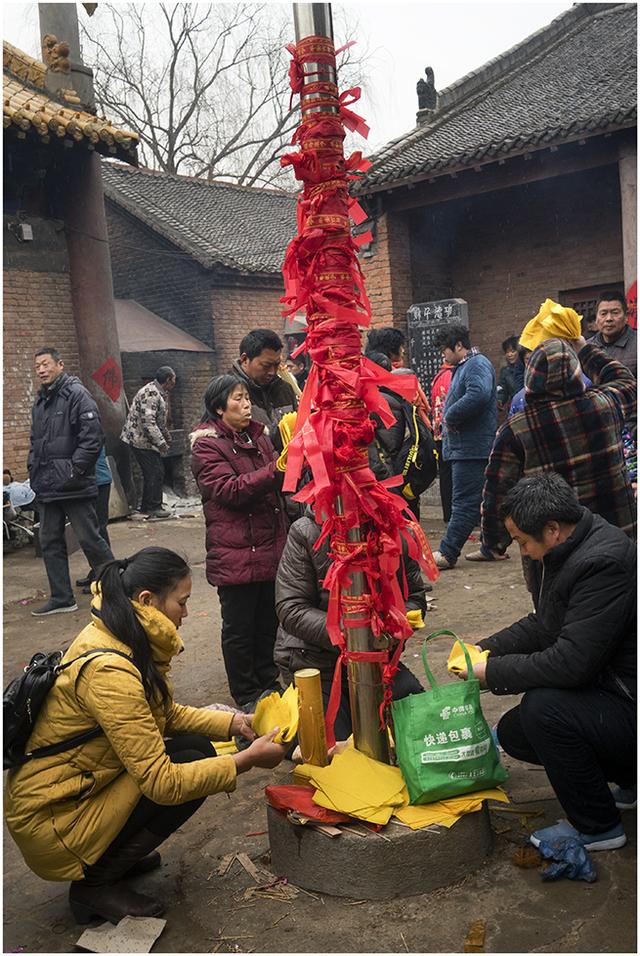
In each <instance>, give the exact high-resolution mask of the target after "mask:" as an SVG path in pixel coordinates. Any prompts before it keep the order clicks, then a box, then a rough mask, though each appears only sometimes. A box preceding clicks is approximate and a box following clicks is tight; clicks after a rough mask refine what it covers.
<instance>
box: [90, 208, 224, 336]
mask: <svg viewBox="0 0 640 956" xmlns="http://www.w3.org/2000/svg"><path fill="white" fill-rule="evenodd" d="M105 209H106V213H107V228H108V231H109V248H110V251H111V269H112V273H113V290H114V295H115V297H116V298H117V299H135V300H136V302H139V303H140V305H143V306H145V308H147V309H150V310H151V312H155V313H156V315H159V316H161V318H163V319H166V321H167V322H171V323H172V324H173V325H177V326H178V328H180V329H183V330H184V331H185V332H188V333H189V334H190V335H193V336H195V338H197V339H200V341H201V342H204V343H205V344H206V345H209V346H213V345H214V340H213V327H212V322H211V300H210V295H209V275H208V273H207V271H206V270H205V269H203V268H202V267H201V266H199V265H198V264H197V263H196V262H195V260H194V259H193V257H192V256H189V255H188V254H186V253H184V252H181V251H180V250H179V249H177V248H176V247H175V246H174V245H172V244H171V243H170V242H168V241H166V240H165V239H163V238H162V237H161V236H158V235H157V234H156V233H154V232H152V231H151V230H150V229H148V228H147V227H146V226H144V225H143V224H142V223H140V222H139V221H138V220H136V219H135V218H134V217H133V216H129V215H128V214H127V213H125V212H123V211H122V210H121V209H120V208H119V207H118V206H116V205H115V204H114V203H112V202H111V201H110V200H109V199H105Z"/></svg>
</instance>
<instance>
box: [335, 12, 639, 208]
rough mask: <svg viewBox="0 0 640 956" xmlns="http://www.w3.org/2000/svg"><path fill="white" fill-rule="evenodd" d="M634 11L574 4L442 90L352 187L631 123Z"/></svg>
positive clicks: (430, 173) (439, 172)
mask: <svg viewBox="0 0 640 956" xmlns="http://www.w3.org/2000/svg"><path fill="white" fill-rule="evenodd" d="M636 12H637V11H636V5H635V4H634V3H624V4H586V3H584V4H576V5H574V6H573V7H572V8H571V9H570V10H568V11H567V12H566V13H563V14H562V15H561V16H559V17H557V18H556V19H555V20H553V21H552V22H551V23H550V24H549V25H548V26H547V27H544V28H543V29H542V30H538V31H537V33H534V34H533V35H532V36H530V37H528V38H527V39H526V40H524V41H523V42H522V43H520V44H518V45H517V46H515V47H513V48H512V49H511V50H508V51H507V52H506V53H504V54H502V55H501V56H500V57H497V58H496V59H495V60H492V61H491V62H489V63H487V64H485V66H484V67H482V68H481V69H479V70H476V71H474V72H473V73H470V74H468V75H467V76H466V77H463V78H462V79H461V80H459V81H458V82H457V83H455V84H453V85H452V86H450V87H449V88H448V89H446V90H443V91H442V92H441V93H440V94H439V100H438V109H437V111H436V112H435V113H434V114H433V116H432V117H431V118H430V119H429V121H428V122H427V123H425V124H424V125H421V126H418V127H417V128H416V129H414V130H412V131H411V132H409V133H407V134H406V135H405V136H403V137H400V138H399V139H397V140H394V141H393V142H392V143H389V144H388V145H387V146H385V147H383V149H382V150H380V151H379V152H378V153H377V154H376V155H375V156H373V157H370V158H371V159H372V161H373V164H374V165H373V167H372V168H371V169H370V170H369V171H368V173H367V174H366V176H365V177H364V178H363V180H362V182H361V184H359V186H358V188H357V189H356V190H354V191H357V192H358V193H367V192H369V191H370V189H375V188H380V186H382V185H383V184H384V186H385V188H388V187H389V186H391V185H392V184H393V183H396V182H398V183H399V182H402V181H404V180H411V179H416V178H423V177H426V176H438V175H442V174H443V173H445V172H449V171H452V170H453V169H457V168H464V167H465V166H473V165H476V164H478V163H482V162H487V161H488V160H494V159H499V158H501V157H503V156H508V155H509V154H511V153H521V152H526V151H528V150H530V151H533V150H535V149H537V148H540V147H542V146H545V145H551V144H553V143H557V142H563V141H566V140H571V139H578V138H580V136H581V135H589V134H590V133H591V134H592V133H596V132H598V131H605V130H610V129H617V128H623V127H625V126H634V125H635V121H636V113H637V95H636V94H637V88H636V42H637V41H636V35H637V16H636Z"/></svg>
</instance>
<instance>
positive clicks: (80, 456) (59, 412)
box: [28, 372, 104, 503]
mask: <svg viewBox="0 0 640 956" xmlns="http://www.w3.org/2000/svg"><path fill="white" fill-rule="evenodd" d="M103 443H104V433H103V431H102V425H101V424H100V415H99V414H98V406H97V405H96V403H95V401H94V400H93V398H92V397H91V395H90V394H89V392H88V391H87V389H86V388H85V387H84V385H83V384H82V382H81V381H80V379H78V378H75V376H73V375H67V373H66V372H63V373H62V375H59V376H58V378H57V379H56V380H55V382H54V383H53V384H52V385H51V386H50V387H49V388H47V387H45V386H42V388H40V390H39V391H38V397H37V399H36V402H35V404H34V406H33V409H32V412H31V446H30V449H29V461H28V467H29V479H30V481H31V487H32V489H33V490H34V491H35V493H36V496H37V498H38V500H39V501H42V502H45V503H46V502H47V501H58V500H63V499H67V498H95V497H96V495H97V494H98V487H97V485H96V475H95V464H96V461H97V459H98V455H99V454H100V449H101V448H102V445H103Z"/></svg>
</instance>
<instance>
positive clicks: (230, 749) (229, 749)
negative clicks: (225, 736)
mask: <svg viewBox="0 0 640 956" xmlns="http://www.w3.org/2000/svg"><path fill="white" fill-rule="evenodd" d="M211 743H212V744H213V747H214V748H215V751H216V756H217V757H222V756H223V754H237V753H238V748H237V747H236V742H235V740H212V741H211Z"/></svg>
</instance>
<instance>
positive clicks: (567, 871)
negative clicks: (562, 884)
mask: <svg viewBox="0 0 640 956" xmlns="http://www.w3.org/2000/svg"><path fill="white" fill-rule="evenodd" d="M538 852H539V853H540V854H541V856H542V857H543V859H545V860H553V863H551V865H550V866H547V867H545V869H544V870H543V871H542V879H543V880H559V879H560V877H561V876H566V877H568V878H569V879H570V880H585V881H586V882H587V883H595V881H596V880H597V878H598V874H597V873H596V868H595V866H594V865H593V863H592V862H591V857H590V856H589V854H588V853H587V851H586V850H585V848H584V847H583V846H582V844H581V843H579V842H578V840H575V839H573V838H572V837H567V838H566V839H564V840H551V841H549V842H547V841H546V840H541V841H540V845H539V847H538Z"/></svg>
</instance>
